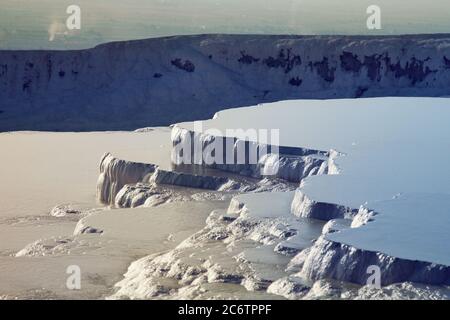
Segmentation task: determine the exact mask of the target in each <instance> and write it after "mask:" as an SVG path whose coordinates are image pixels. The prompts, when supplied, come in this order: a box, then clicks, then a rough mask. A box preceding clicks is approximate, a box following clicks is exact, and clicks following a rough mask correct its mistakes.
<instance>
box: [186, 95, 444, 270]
mask: <svg viewBox="0 0 450 320" xmlns="http://www.w3.org/2000/svg"><path fill="white" fill-rule="evenodd" d="M178 126H180V127H183V128H186V129H190V130H192V129H193V123H182V124H179V125H178ZM202 126H203V131H205V130H206V129H210V128H216V129H219V130H221V131H222V132H225V129H237V128H241V129H244V130H245V129H249V128H254V129H279V130H280V145H282V146H290V147H303V148H309V149H316V150H324V151H328V150H332V149H334V150H337V151H339V152H341V153H343V154H345V155H343V156H339V157H338V158H337V159H336V160H335V163H336V164H337V166H338V168H339V172H340V174H339V175H322V176H312V177H309V178H307V179H306V180H304V181H303V183H302V187H301V188H302V191H303V192H304V193H305V194H307V195H308V198H310V199H312V200H316V201H321V202H327V203H335V204H341V205H346V206H349V207H352V208H359V207H360V206H361V205H364V206H365V207H367V208H370V209H372V210H375V211H376V212H377V213H378V214H377V215H376V216H375V217H374V221H372V222H370V223H368V224H366V225H364V226H361V227H359V228H353V229H347V230H343V231H340V232H336V233H333V234H329V235H326V237H327V239H329V240H332V241H336V242H341V243H345V244H348V245H351V246H353V247H356V248H359V249H364V250H369V251H377V252H382V253H385V254H388V255H390V256H395V257H399V258H404V259H410V260H419V261H426V262H431V263H437V264H443V265H450V250H449V247H448V243H450V170H448V168H447V165H448V164H449V163H450V99H449V98H373V99H354V100H352V99H343V100H293V101H282V102H277V103H270V104H263V105H258V106H255V107H247V108H238V109H230V110H225V111H222V112H219V113H218V114H217V115H216V116H215V117H214V119H212V120H207V121H203V122H202Z"/></svg>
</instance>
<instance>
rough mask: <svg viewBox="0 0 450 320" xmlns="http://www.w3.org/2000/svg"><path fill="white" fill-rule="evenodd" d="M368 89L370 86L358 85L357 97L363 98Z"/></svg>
mask: <svg viewBox="0 0 450 320" xmlns="http://www.w3.org/2000/svg"><path fill="white" fill-rule="evenodd" d="M367 90H369V88H368V87H358V89H356V93H355V98H361V97H362V96H363V95H364V93H365V92H366V91H367Z"/></svg>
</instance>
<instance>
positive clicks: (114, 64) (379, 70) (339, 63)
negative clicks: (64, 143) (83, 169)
mask: <svg viewBox="0 0 450 320" xmlns="http://www.w3.org/2000/svg"><path fill="white" fill-rule="evenodd" d="M449 44H450V36H447V35H418V36H392V37H391V36H384V37H362V36H355V37H349V36H347V37H344V36H256V35H201V36H180V37H169V38H157V39H148V40H139V41H127V42H115V43H108V44H104V45H100V46H98V47H95V48H92V49H88V50H78V51H0V131H7V130H22V129H34V130H37V129H39V130H66V131H67V130H81V131H83V130H116V129H134V128H138V127H145V126H155V125H167V124H171V123H176V122H180V121H186V120H194V119H205V118H210V117H212V116H213V115H214V113H215V112H217V111H219V110H222V109H224V108H232V107H238V106H244V105H254V104H257V103H260V102H270V101H277V100H285V99H299V98H355V97H356V98H357V97H374V96H443V95H449V94H450V86H449V84H450V45H449Z"/></svg>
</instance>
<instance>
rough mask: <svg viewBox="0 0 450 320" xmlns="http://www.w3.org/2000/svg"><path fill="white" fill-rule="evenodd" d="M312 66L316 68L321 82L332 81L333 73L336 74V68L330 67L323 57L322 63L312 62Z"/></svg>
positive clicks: (326, 59)
mask: <svg viewBox="0 0 450 320" xmlns="http://www.w3.org/2000/svg"><path fill="white" fill-rule="evenodd" d="M312 66H313V67H315V68H316V70H317V73H318V74H319V76H320V77H321V78H322V79H323V80H325V81H326V82H333V81H334V79H335V77H334V73H335V72H336V68H334V67H330V65H329V62H328V58H327V57H324V58H323V60H322V61H316V62H314V63H313V64H312Z"/></svg>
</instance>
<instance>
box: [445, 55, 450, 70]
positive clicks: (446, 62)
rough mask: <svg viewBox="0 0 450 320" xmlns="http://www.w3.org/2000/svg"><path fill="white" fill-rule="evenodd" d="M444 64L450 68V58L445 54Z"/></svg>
mask: <svg viewBox="0 0 450 320" xmlns="http://www.w3.org/2000/svg"><path fill="white" fill-rule="evenodd" d="M444 65H445V68H446V69H450V59H448V58H447V57H446V56H444Z"/></svg>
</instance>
